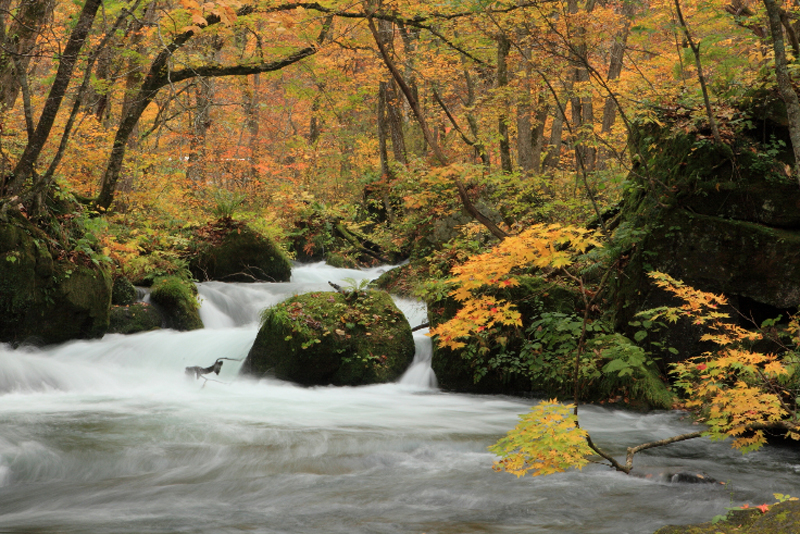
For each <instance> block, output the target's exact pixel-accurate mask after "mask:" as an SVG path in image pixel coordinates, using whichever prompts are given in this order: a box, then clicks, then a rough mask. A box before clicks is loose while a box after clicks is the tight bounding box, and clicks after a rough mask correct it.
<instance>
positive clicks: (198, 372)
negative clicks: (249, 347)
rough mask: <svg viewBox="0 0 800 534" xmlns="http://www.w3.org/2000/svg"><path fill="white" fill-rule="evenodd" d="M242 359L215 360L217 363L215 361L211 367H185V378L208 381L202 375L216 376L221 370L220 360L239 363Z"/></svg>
mask: <svg viewBox="0 0 800 534" xmlns="http://www.w3.org/2000/svg"><path fill="white" fill-rule="evenodd" d="M243 359H244V358H239V359H236V358H217V361H215V362H214V363H213V364H212V365H210V366H208V367H200V366H199V365H193V366H192V367H187V368H186V371H185V373H186V375H187V376H192V375H194V377H195V379H198V378H203V379H204V380H209V379H208V378H206V377H204V376H203V375H207V374H209V373H214V374H216V375H218V374H219V372H220V371H221V370H222V360H229V361H232V362H240V361H242V360H243Z"/></svg>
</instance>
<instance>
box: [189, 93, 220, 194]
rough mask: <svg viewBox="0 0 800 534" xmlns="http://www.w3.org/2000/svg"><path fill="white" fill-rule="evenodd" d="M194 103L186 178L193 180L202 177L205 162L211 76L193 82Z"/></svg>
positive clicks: (209, 114) (209, 126)
mask: <svg viewBox="0 0 800 534" xmlns="http://www.w3.org/2000/svg"><path fill="white" fill-rule="evenodd" d="M194 88H195V89H194V98H195V105H194V109H193V112H194V113H193V114H194V116H193V117H192V137H191V138H190V139H189V159H188V161H187V165H186V178H187V179H189V180H192V181H194V182H197V181H199V180H200V179H202V178H203V177H204V174H205V173H204V169H205V164H206V135H207V134H208V130H209V128H211V106H212V105H213V103H214V102H213V97H214V81H213V79H212V78H198V79H197V80H196V81H195V84H194Z"/></svg>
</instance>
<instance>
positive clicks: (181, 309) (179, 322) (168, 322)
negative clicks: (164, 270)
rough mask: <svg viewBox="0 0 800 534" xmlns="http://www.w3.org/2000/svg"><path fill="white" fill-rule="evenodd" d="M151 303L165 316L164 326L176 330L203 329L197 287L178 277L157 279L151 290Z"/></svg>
mask: <svg viewBox="0 0 800 534" xmlns="http://www.w3.org/2000/svg"><path fill="white" fill-rule="evenodd" d="M150 301H151V302H153V303H154V304H156V305H157V306H158V308H159V309H160V311H161V312H162V316H163V319H164V320H163V326H165V327H166V328H172V329H174V330H197V329H199V328H203V321H202V320H201V319H200V303H198V302H197V287H196V286H195V285H194V284H193V283H192V282H190V281H188V280H185V279H183V278H180V277H178V276H164V277H162V278H157V279H156V280H155V281H154V282H153V286H152V287H151V288H150Z"/></svg>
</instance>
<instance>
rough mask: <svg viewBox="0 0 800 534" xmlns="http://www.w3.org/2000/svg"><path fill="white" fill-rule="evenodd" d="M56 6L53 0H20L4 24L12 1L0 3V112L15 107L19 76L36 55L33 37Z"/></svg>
mask: <svg viewBox="0 0 800 534" xmlns="http://www.w3.org/2000/svg"><path fill="white" fill-rule="evenodd" d="M55 5H56V2H55V0H22V1H21V2H20V5H19V7H18V9H17V12H16V13H15V14H14V16H13V17H11V19H12V20H11V24H10V25H9V26H6V16H7V13H8V11H9V8H10V7H11V0H2V1H1V2H0V50H1V51H2V54H0V111H2V110H4V109H11V108H13V107H14V103H15V102H16V101H17V97H18V96H19V92H20V90H21V86H20V84H19V78H20V77H21V76H24V75H25V71H27V69H28V64H29V63H30V60H31V58H32V57H33V56H34V55H35V53H34V49H35V47H36V38H37V37H38V36H39V34H40V33H41V29H42V28H43V27H44V26H46V25H47V24H49V23H50V20H51V19H52V16H53V9H54V8H55ZM10 55H13V56H16V60H12V59H11V58H10V57H9V56H10Z"/></svg>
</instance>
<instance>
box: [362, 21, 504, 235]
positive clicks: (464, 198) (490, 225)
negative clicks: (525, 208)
mask: <svg viewBox="0 0 800 534" xmlns="http://www.w3.org/2000/svg"><path fill="white" fill-rule="evenodd" d="M367 24H368V25H369V29H370V32H371V33H372V36H373V38H374V39H375V44H377V45H378V49H379V50H380V54H381V57H382V58H383V62H384V64H385V65H386V67H387V68H388V69H389V72H391V73H392V77H393V78H394V80H395V81H396V82H397V85H398V86H400V89H401V90H402V91H403V95H405V97H406V100H407V101H408V105H409V107H411V111H412V112H413V113H414V117H415V118H416V119H417V123H418V124H419V126H420V128H421V129H422V134H423V135H424V136H425V140H426V141H427V143H428V145H429V146H430V147H431V149H432V150H433V153H434V155H435V156H436V159H437V160H439V163H441V164H442V165H443V166H447V165H448V160H447V156H445V155H444V152H442V150H441V149H440V148H439V145H438V144H437V143H436V140H435V139H434V138H433V136H432V135H431V132H430V129H428V125H427V122H426V121H425V116H424V115H423V114H422V110H421V108H420V106H419V102H418V101H417V99H416V97H415V96H414V93H413V91H412V90H411V88H410V87H409V85H408V84H407V83H406V81H405V79H404V78H403V76H402V74H400V71H399V70H398V69H397V66H396V65H395V64H394V62H393V61H392V58H391V57H389V53H388V51H387V50H386V47H385V46H384V45H383V43H382V42H381V39H380V37H379V36H378V30H377V29H376V28H375V22H374V21H373V19H372V17H367ZM452 178H453V182H454V183H455V185H456V188H457V189H458V196H459V198H460V199H461V203H462V204H463V205H464V209H465V210H466V211H467V212H468V213H469V214H470V215H472V216H473V217H474V218H475V219H476V220H477V221H478V222H480V223H481V224H482V225H484V226H485V227H486V229H487V230H489V232H491V234H492V235H494V236H495V237H497V238H498V239H505V238H506V237H508V234H506V233H505V232H504V231H503V230H501V229H500V228H498V226H497V225H496V224H494V222H492V220H491V219H489V218H488V217H486V216H485V215H484V214H483V213H481V212H480V210H478V208H476V207H475V205H474V204H473V203H472V201H471V200H470V198H469V196H468V195H467V190H466V187H464V184H463V183H462V182H461V179H460V178H459V177H458V176H457V175H453V176H452Z"/></svg>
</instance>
